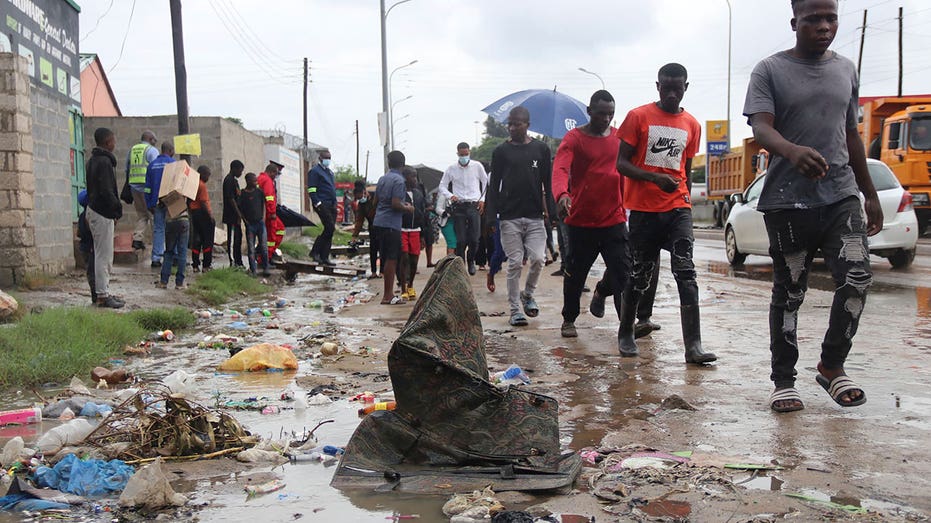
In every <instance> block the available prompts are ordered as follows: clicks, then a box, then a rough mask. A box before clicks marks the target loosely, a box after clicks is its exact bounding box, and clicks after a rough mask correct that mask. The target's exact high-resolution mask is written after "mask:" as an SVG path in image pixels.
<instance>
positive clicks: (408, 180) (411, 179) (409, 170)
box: [401, 165, 417, 189]
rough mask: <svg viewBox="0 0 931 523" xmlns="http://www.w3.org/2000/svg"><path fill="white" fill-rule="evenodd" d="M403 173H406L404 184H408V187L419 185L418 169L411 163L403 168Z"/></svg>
mask: <svg viewBox="0 0 931 523" xmlns="http://www.w3.org/2000/svg"><path fill="white" fill-rule="evenodd" d="M401 174H402V175H404V185H406V186H407V188H408V189H413V188H414V187H417V169H414V168H413V167H411V166H410V165H405V166H404V168H402V169H401Z"/></svg>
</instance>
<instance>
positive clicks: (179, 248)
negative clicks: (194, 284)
mask: <svg viewBox="0 0 931 523" xmlns="http://www.w3.org/2000/svg"><path fill="white" fill-rule="evenodd" d="M190 235H191V221H190V220H188V218H187V217H184V218H182V219H180V220H172V221H169V222H166V224H165V260H164V262H163V263H162V274H161V276H162V277H161V282H162V283H168V280H169V279H170V278H171V266H172V265H174V264H177V265H178V272H176V273H175V285H182V284H184V268H185V266H186V265H187V244H188V238H189V236H190Z"/></svg>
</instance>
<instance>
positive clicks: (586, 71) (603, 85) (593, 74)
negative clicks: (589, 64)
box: [579, 67, 605, 89]
mask: <svg viewBox="0 0 931 523" xmlns="http://www.w3.org/2000/svg"><path fill="white" fill-rule="evenodd" d="M579 71H582V72H583V73H586V74H590V75H592V76H594V77H595V78H597V79H598V81H600V82H601V88H602V89H604V88H605V81H604V79H603V78H602V77H600V76H598V73H595V72H592V71H589V70H588V69H586V68H584V67H579Z"/></svg>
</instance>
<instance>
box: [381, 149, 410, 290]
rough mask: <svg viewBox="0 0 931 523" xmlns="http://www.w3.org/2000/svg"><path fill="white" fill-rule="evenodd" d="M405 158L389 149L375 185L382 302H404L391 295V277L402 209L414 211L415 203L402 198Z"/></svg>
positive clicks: (398, 239)
mask: <svg viewBox="0 0 931 523" xmlns="http://www.w3.org/2000/svg"><path fill="white" fill-rule="evenodd" d="M406 161H407V160H406V159H405V158H404V154H403V153H402V152H401V151H391V152H390V153H388V172H387V173H386V174H385V175H384V176H382V177H381V179H380V180H378V186H377V187H376V189H375V197H376V198H377V199H378V206H377V207H376V208H375V219H374V220H372V225H373V226H374V229H375V234H376V235H377V237H378V245H379V250H380V251H381V261H382V270H381V275H382V278H384V280H385V281H384V283H385V285H384V293H383V294H382V300H381V303H382V305H395V304H397V303H403V300H402V299H401V298H399V297H397V296H395V295H394V277H395V273H396V272H397V269H398V258H399V257H400V255H401V218H402V217H403V215H404V213H412V212H414V206H413V205H411V204H409V203H405V201H404V197H405V196H406V195H407V189H406V188H405V186H404V177H403V176H401V169H402V168H403V167H404V163H405V162H406Z"/></svg>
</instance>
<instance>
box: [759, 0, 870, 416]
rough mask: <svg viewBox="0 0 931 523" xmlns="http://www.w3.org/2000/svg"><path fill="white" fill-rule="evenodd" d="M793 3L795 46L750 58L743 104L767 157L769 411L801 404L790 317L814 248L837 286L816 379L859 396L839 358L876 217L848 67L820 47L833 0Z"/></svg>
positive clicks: (852, 399) (828, 33)
mask: <svg viewBox="0 0 931 523" xmlns="http://www.w3.org/2000/svg"><path fill="white" fill-rule="evenodd" d="M792 11H793V15H794V17H793V18H792V21H791V23H792V29H793V30H794V31H795V35H796V36H795V47H794V48H792V49H789V50H788V51H783V52H780V53H777V54H775V55H773V56H770V57H768V58H766V59H764V60H763V61H761V62H760V63H759V64H757V66H756V68H754V70H753V74H752V75H751V77H750V85H749V87H748V89H747V100H746V104H745V105H744V115H746V116H747V117H748V118H749V121H750V125H752V126H753V135H754V137H755V138H756V140H757V142H759V143H760V145H762V146H763V147H765V148H766V149H767V150H768V151H769V152H770V154H771V157H772V160H771V162H770V165H769V170H768V171H767V173H766V185H765V186H764V188H763V193H762V195H761V196H760V203H759V205H758V207H757V208H758V209H759V210H760V211H762V212H764V213H765V215H764V220H765V222H766V231H767V234H768V235H769V245H770V254H771V255H772V257H773V294H772V302H771V303H770V311H769V328H770V351H771V352H772V360H771V361H772V373H771V374H770V379H771V380H772V381H773V383H774V384H775V390H774V391H773V393H772V395H771V396H770V408H772V409H773V410H774V411H776V412H791V411H795V410H801V409H803V408H804V404H803V403H802V399H801V396H800V395H799V393H798V391H797V390H796V389H795V375H796V370H795V365H796V363H797V362H798V355H799V353H798V339H797V336H796V325H797V322H798V309H799V307H800V306H801V304H802V301H803V300H804V298H805V291H806V290H807V288H808V272H809V270H810V268H811V262H812V259H813V257H814V255H815V254H816V253H817V252H818V251H819V250H820V251H821V253H822V254H823V255H824V259H825V262H826V263H827V264H828V267H830V269H831V273H832V275H833V278H834V283H835V286H836V290H835V292H834V303H833V305H832V307H831V315H830V320H829V323H828V330H827V332H826V333H825V335H824V341H823V343H822V345H821V361H820V362H819V363H818V375H817V376H816V377H815V379H816V381H817V382H818V383H819V384H820V385H821V386H822V387H824V389H825V390H826V391H828V393H829V394H830V395H831V398H832V399H833V400H834V401H835V402H837V404H839V405H841V406H843V407H853V406H857V405H862V404H863V403H865V402H866V394H865V393H864V392H863V389H861V388H860V387H859V386H858V385H857V384H856V383H854V382H853V380H851V379H850V378H849V377H847V375H846V373H845V372H844V362H845V361H846V359H847V354H848V353H849V352H850V348H851V346H852V339H853V335H854V334H855V333H856V332H857V325H858V323H859V319H860V314H861V313H862V312H863V304H864V301H865V299H866V291H867V288H868V287H869V286H870V284H871V283H872V272H871V270H870V262H869V246H868V244H867V235H873V234H876V233H877V232H879V231H880V229H882V221H883V218H882V209H881V208H880V206H879V199H878V197H877V195H876V189H874V188H873V183H872V181H871V180H870V176H869V171H868V170H867V166H866V154H865V151H864V147H863V142H862V141H861V140H860V135H859V134H858V132H857V105H858V85H857V75H856V71H855V69H854V66H853V63H851V62H850V60H848V59H846V58H843V57H841V56H839V55H838V54H837V53H835V52H833V51H829V50H828V47H829V46H830V45H831V42H832V41H833V40H834V37H835V35H836V34H837V25H838V23H837V19H838V17H837V2H836V0H792ZM858 190H859V192H862V193H863V196H864V198H865V208H866V223H864V217H863V210H862V209H861V206H860V200H859V198H858V197H857V192H858Z"/></svg>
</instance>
